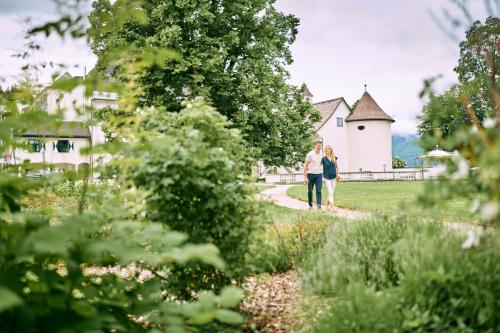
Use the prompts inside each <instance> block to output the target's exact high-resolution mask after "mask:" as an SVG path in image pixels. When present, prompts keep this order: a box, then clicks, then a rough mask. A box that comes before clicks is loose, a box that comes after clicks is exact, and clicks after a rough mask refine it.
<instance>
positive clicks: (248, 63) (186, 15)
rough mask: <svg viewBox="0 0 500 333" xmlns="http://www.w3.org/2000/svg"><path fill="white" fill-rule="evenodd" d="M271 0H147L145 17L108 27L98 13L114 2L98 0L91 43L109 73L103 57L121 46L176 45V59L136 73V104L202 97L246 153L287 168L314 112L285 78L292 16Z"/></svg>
mask: <svg viewBox="0 0 500 333" xmlns="http://www.w3.org/2000/svg"><path fill="white" fill-rule="evenodd" d="M274 2H275V0H232V1H226V0H182V1H181V0H172V1H163V0H150V1H147V2H145V3H143V4H141V6H142V8H143V10H144V12H145V14H146V15H145V17H147V18H148V19H147V21H145V22H142V24H141V23H138V22H137V21H130V22H126V23H125V24H124V25H121V26H119V25H117V26H116V27H115V26H109V25H105V24H103V23H102V22H107V20H102V19H101V18H103V17H107V18H109V17H110V15H112V13H113V8H114V6H116V5H117V4H119V3H120V1H116V2H114V3H111V2H110V1H109V0H97V1H95V2H94V3H93V11H92V14H91V15H90V23H91V27H90V41H91V47H92V49H93V50H94V52H95V53H96V54H97V56H98V57H99V62H98V69H99V70H100V71H101V72H102V71H106V70H109V68H108V64H107V63H106V60H105V59H106V55H107V54H108V53H109V52H112V51H113V50H115V49H119V48H120V47H121V46H122V45H125V44H133V45H135V46H136V47H137V48H139V49H140V48H146V47H161V48H169V49H172V50H175V51H176V52H177V53H178V54H179V55H180V57H179V59H176V60H170V61H167V62H166V63H165V64H164V65H163V66H155V67H152V68H148V69H147V70H145V71H144V72H143V73H142V75H141V77H140V79H139V82H140V85H141V88H142V91H141V94H140V98H139V100H140V103H141V104H143V105H152V106H157V107H164V108H165V109H166V110H167V111H170V112H177V111H179V110H180V108H181V102H182V101H183V100H185V99H188V98H190V97H191V96H203V97H205V99H206V100H207V101H208V102H209V103H211V104H212V105H213V106H215V107H216V109H217V110H218V111H219V112H220V113H221V114H223V115H225V116H227V117H228V118H229V119H230V120H231V121H232V123H233V125H234V126H235V127H238V128H239V129H240V130H241V131H242V133H243V135H244V137H245V139H246V141H247V142H248V144H249V146H250V147H251V148H252V149H251V152H252V155H253V156H255V157H257V158H260V159H262V160H263V161H264V162H265V163H266V164H268V165H291V164H294V163H296V162H298V161H300V160H302V157H303V156H302V155H303V153H304V152H305V151H307V149H308V148H309V146H310V141H311V139H312V134H313V129H312V125H313V123H314V122H315V121H316V120H318V114H317V113H316V111H314V108H313V107H312V106H311V105H310V104H309V103H308V102H306V101H304V100H303V98H302V96H301V93H300V89H298V88H296V87H292V86H290V85H288V84H287V83H286V80H287V79H288V78H289V73H288V72H287V70H286V68H285V66H287V65H289V64H290V63H292V55H291V52H290V49H289V47H290V45H291V44H292V43H293V42H294V40H295V38H296V35H297V27H298V25H299V20H298V19H297V18H296V17H294V16H292V15H285V14H283V13H281V12H279V11H278V10H277V9H276V8H275V7H274ZM115 76H117V75H116V72H115ZM179 96H180V97H179Z"/></svg>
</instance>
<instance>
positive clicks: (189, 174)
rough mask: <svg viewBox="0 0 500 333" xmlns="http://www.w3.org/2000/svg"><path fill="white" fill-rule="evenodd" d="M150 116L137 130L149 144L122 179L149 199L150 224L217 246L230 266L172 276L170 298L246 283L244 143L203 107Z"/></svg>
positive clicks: (252, 214)
mask: <svg viewBox="0 0 500 333" xmlns="http://www.w3.org/2000/svg"><path fill="white" fill-rule="evenodd" d="M151 112H153V113H152V114H148V113H145V114H144V121H143V122H142V126H143V128H144V129H145V131H150V133H151V136H150V137H148V138H147V140H145V142H140V143H138V144H136V145H133V146H132V147H131V148H130V150H129V151H128V155H126V156H125V158H126V160H125V161H127V163H125V164H124V165H125V168H126V171H125V172H126V175H127V177H128V179H131V180H132V181H133V182H134V184H135V185H136V186H137V187H139V188H141V189H145V190H147V191H149V193H150V195H149V196H148V198H147V217H148V218H149V219H151V220H152V221H156V222H161V223H164V224H166V225H168V226H169V227H170V228H172V229H173V230H177V231H181V232H184V233H186V234H187V235H189V240H190V241H191V242H193V243H212V244H214V245H215V246H217V247H218V248H219V250H220V252H221V256H222V258H223V259H224V260H225V262H226V263H227V269H226V270H225V271H224V272H222V271H221V270H217V269H214V268H213V267H209V266H204V265H199V264H190V265H187V266H183V267H177V268H175V269H174V270H173V272H172V274H170V275H169V279H170V283H169V286H170V287H171V288H172V289H171V290H172V292H175V293H177V294H179V295H182V296H183V297H190V296H191V295H192V291H193V290H197V289H215V290H217V289H219V288H220V287H222V286H224V285H226V284H227V283H229V282H230V281H231V280H232V279H236V280H238V279H240V278H242V277H243V276H244V274H245V270H246V268H245V254H246V253H247V252H248V247H249V244H250V240H251V236H252V231H253V230H254V229H255V226H256V216H257V214H258V211H257V206H256V205H255V204H254V201H255V200H254V191H253V190H252V188H251V187H250V186H249V185H247V184H245V183H244V180H245V178H244V177H243V176H242V175H243V174H244V173H245V172H246V171H247V170H248V169H247V168H248V161H247V157H246V155H245V151H244V146H243V141H242V139H241V137H240V135H239V132H238V131H237V130H234V129H230V128H229V127H228V125H229V124H228V122H227V120H226V118H225V117H223V116H221V115H220V114H219V113H217V112H216V111H215V110H214V109H213V108H211V107H209V106H207V105H205V104H204V103H203V101H202V100H200V99H197V100H195V101H193V102H190V103H187V104H186V107H185V109H184V110H182V111H181V112H180V113H178V114H172V115H169V116H168V117H166V116H160V117H156V115H157V114H158V113H154V110H153V111H151ZM161 117H164V118H165V119H164V120H163V119H162V118H161ZM141 135H143V133H141Z"/></svg>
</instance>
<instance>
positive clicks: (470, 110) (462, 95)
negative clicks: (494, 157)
mask: <svg viewBox="0 0 500 333" xmlns="http://www.w3.org/2000/svg"><path fill="white" fill-rule="evenodd" d="M460 102H461V103H462V106H463V108H464V109H465V111H467V113H468V114H469V117H470V119H471V121H472V123H473V124H474V126H476V128H477V132H478V134H479V137H480V138H481V140H482V141H483V142H484V144H485V145H486V146H489V147H491V146H492V145H493V143H492V142H491V140H490V139H489V138H488V136H487V135H486V132H485V130H484V127H483V124H482V123H481V121H480V120H479V118H478V117H477V114H476V110H474V108H473V107H472V104H471V103H470V98H469V96H467V93H466V92H465V91H463V90H462V91H460Z"/></svg>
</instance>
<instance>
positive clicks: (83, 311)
mask: <svg viewBox="0 0 500 333" xmlns="http://www.w3.org/2000/svg"><path fill="white" fill-rule="evenodd" d="M71 309H72V310H73V311H75V312H76V313H78V314H79V315H80V316H82V317H87V318H88V317H94V316H95V315H96V314H97V309H96V308H95V307H94V306H92V305H90V304H89V303H88V302H86V301H77V302H73V303H71Z"/></svg>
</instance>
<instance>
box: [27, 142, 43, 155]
mask: <svg viewBox="0 0 500 333" xmlns="http://www.w3.org/2000/svg"><path fill="white" fill-rule="evenodd" d="M28 145H29V146H30V147H31V151H32V152H33V153H39V152H40V151H41V150H42V144H41V143H40V140H38V139H29V140H28Z"/></svg>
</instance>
